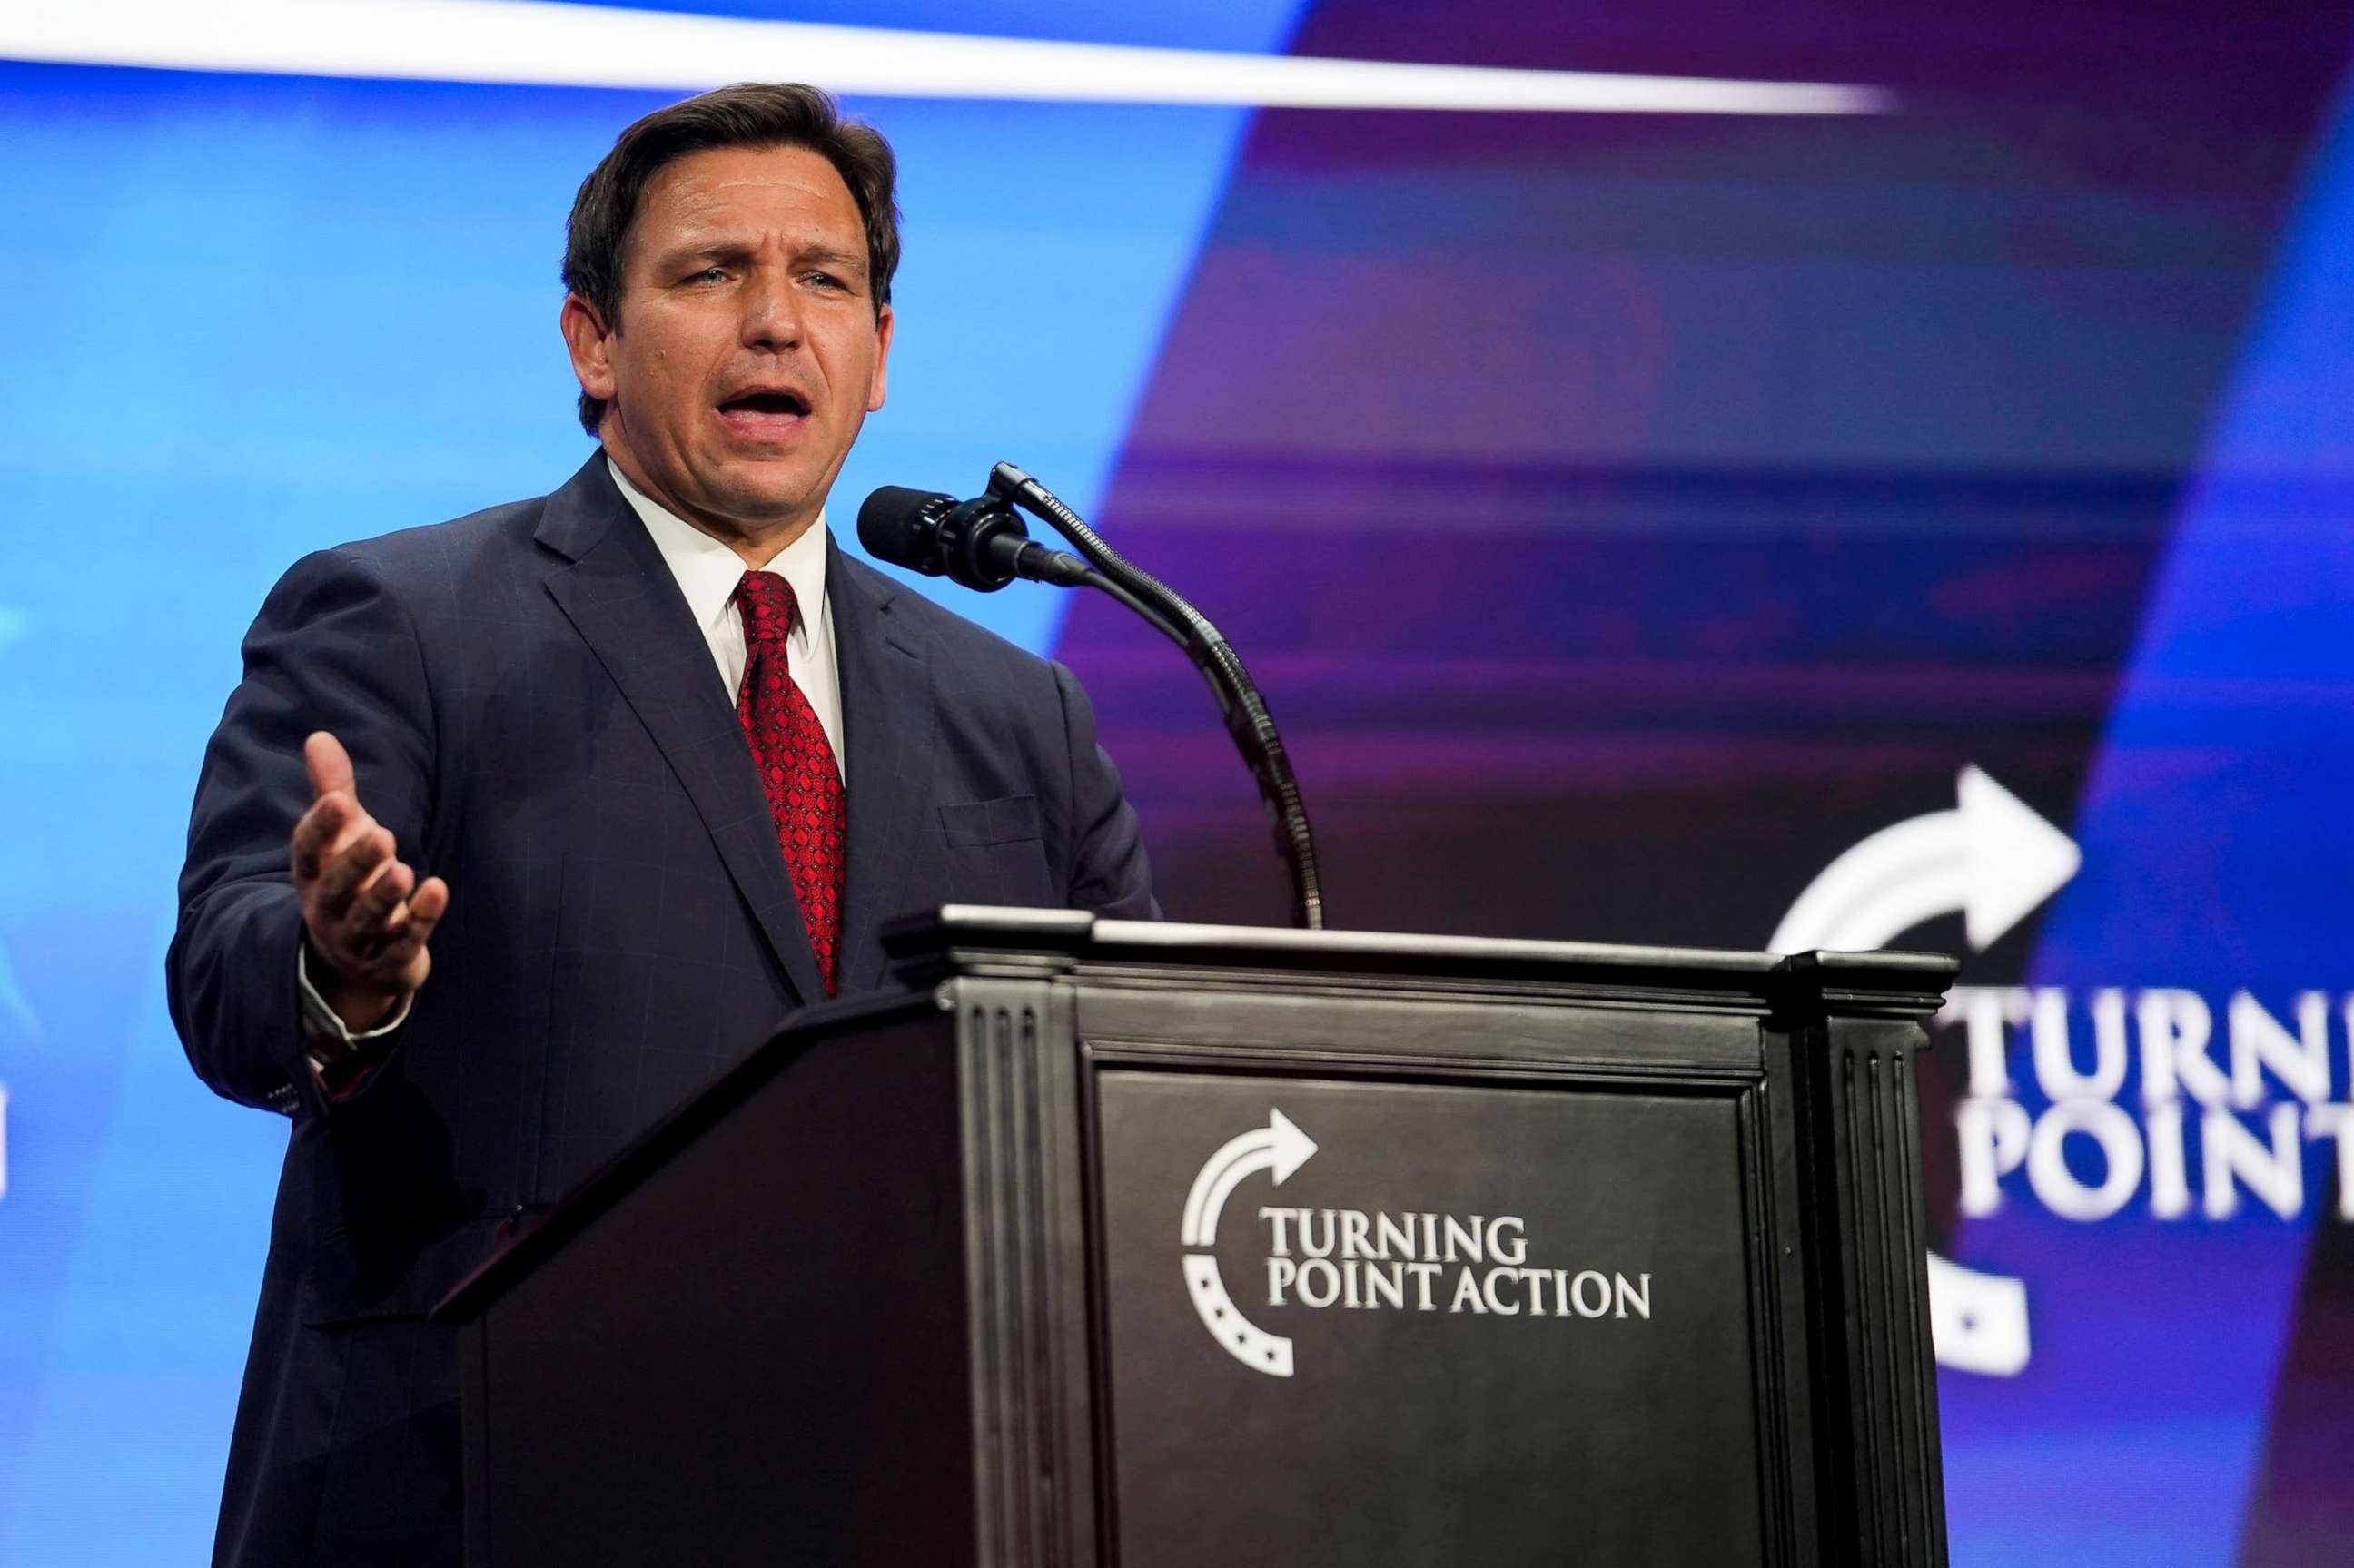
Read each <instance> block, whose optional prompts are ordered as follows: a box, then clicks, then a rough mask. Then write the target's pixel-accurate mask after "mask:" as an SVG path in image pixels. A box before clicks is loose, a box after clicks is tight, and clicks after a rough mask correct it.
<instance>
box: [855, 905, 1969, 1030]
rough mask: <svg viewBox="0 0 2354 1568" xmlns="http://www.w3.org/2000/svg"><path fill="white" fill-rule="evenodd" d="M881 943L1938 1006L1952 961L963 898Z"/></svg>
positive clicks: (989, 961)
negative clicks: (1233, 918)
mask: <svg viewBox="0 0 2354 1568" xmlns="http://www.w3.org/2000/svg"><path fill="white" fill-rule="evenodd" d="M883 944H884V947H885V949H886V950H887V951H888V952H889V953H890V955H891V959H892V961H893V965H894V968H895V970H896V973H897V974H898V976H899V977H900V978H901V979H903V980H906V981H907V982H908V983H911V984H921V983H925V982H927V981H928V980H936V979H938V978H941V977H943V976H945V975H948V974H951V973H958V972H971V971H973V970H975V969H1016V970H1022V971H1026V972H1038V971H1041V970H1045V971H1049V972H1051V971H1055V970H1085V969H1096V970H1126V969H1187V970H1195V971H1199V970H1202V969H1245V970H1258V971H1268V970H1274V971H1289V972H1294V973H1299V974H1325V975H1331V974H1342V975H1351V976H1361V977H1366V978H1373V977H1380V978H1385V979H1392V980H1408V981H1411V980H1416V979H1421V980H1437V981H1458V982H1459V981H1479V982H1487V983H1505V984H1511V983H1516V982H1517V983H1528V984H1537V985H1545V984H1556V985H1577V984H1595V983H1606V984H1616V985H1625V986H1637V987H1652V986H1656V987H1659V988H1662V989H1670V990H1679V991H1683V990H1690V991H1709V992H1716V993H1720V994H1722V993H1732V994H1746V995H1751V996H1755V997H1757V998H1759V999H1760V1000H1763V1001H1772V1000H1775V999H1776V998H1779V997H1783V996H1789V995H1814V996H1820V995H1825V994H1834V995H1841V996H1848V997H1858V998H1860V997H1862V996H1866V995H1874V996H1877V997H1878V998H1879V999H1880V1000H1881V1001H1883V1002H1884V1003H1887V1004H1890V1005H1893V1006H1897V1007H1900V1008H1910V1009H1914V1010H1918V1011H1922V1012H1934V1011H1935V1008H1936V1007H1937V1006H1938V1005H1939V1003H1940V1001H1942V999H1943V996H1944V992H1945V991H1946V987H1947V986H1949V985H1951V984H1952V983H1953V981H1954V977H1955V976H1956V974H1957V973H1958V972H1959V970H1960V964H1959V963H1958V961H1957V960H1956V959H1952V958H1950V957H1947V956H1946V955H1945V954H1942V953H1912V952H1897V951H1882V952H1868V953H1840V952H1809V953H1795V954H1788V955H1782V954H1775V953H1756V952H1740V951H1734V950H1730V949H1722V948H1659V947H1622V946H1614V945H1611V944H1606V943H1599V942H1550V941H1536V940H1531V939H1526V938H1503V937H1455V936H1428V935H1414V934H1410V933H1405V932H1395V931H1299V930H1292V929H1289V928H1288V927H1271V926H1201V925H1187V924H1183V923H1180V922H1176V921H1152V920H1108V919H1104V918H1102V917H1100V916H1095V915H1091V914H1089V913H1087V911H1085V910H1079V909H1015V908H999V907H992V906H981V905H960V904H951V905H946V906H941V907H940V908H938V909H933V910H927V911H925V912H923V913H921V914H915V915H907V916H900V917H899V918H898V919H896V920H894V921H892V922H890V923H889V924H888V925H886V926H885V927H884V931H883Z"/></svg>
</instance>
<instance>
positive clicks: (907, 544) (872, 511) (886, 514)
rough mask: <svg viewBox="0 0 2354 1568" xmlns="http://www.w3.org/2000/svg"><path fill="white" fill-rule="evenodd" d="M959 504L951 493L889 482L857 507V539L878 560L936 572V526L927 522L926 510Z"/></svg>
mask: <svg viewBox="0 0 2354 1568" xmlns="http://www.w3.org/2000/svg"><path fill="white" fill-rule="evenodd" d="M935 504H937V505H938V506H939V507H941V508H943V509H945V508H947V507H949V506H953V505H954V504H956V502H955V498H954V497H952V496H947V495H942V494H940V493H938V492H936V491H929V490H909V489H907V487H906V486H905V485H898V484H886V485H884V486H883V487H882V488H880V489H878V490H876V491H875V493H873V494H872V495H869V496H868V497H867V498H866V501H865V503H864V505H862V506H860V507H859V509H858V542H859V544H861V545H862V546H865V550H866V553H867V554H868V555H870V556H874V557H875V559H876V560H878V561H888V562H890V563H891V564H892V565H893V566H895V567H909V568H911V569H912V570H915V571H919V572H930V573H933V574H935V575H937V574H938V571H939V569H940V565H939V561H938V558H937V557H938V546H937V545H935V544H934V543H933V539H934V534H933V530H932V529H930V528H928V527H927V526H925V524H926V522H927V521H928V520H927V519H926V517H925V515H924V514H925V513H926V511H927V510H928V509H930V508H932V507H933V506H934V505H935Z"/></svg>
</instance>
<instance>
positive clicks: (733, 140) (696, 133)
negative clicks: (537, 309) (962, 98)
mask: <svg viewBox="0 0 2354 1568" xmlns="http://www.w3.org/2000/svg"><path fill="white" fill-rule="evenodd" d="M718 147H807V148H808V149H809V150H810V151H811V152H813V153H816V154H820V155H821V156H822V157H823V158H824V159H825V161H826V162H828V163H830V164H832V165H833V166H834V169H835V170H836V171H837V172H838V173H839V174H840V175H842V183H843V185H848V186H849V187H850V195H851V198H852V199H853V200H854V201H855V202H857V203H858V216H859V217H861V218H863V219H864V220H865V224H866V271H867V279H868V286H869V287H870V288H871V289H872V290H873V291H874V295H875V314H876V316H877V317H880V316H881V314H882V313H883V307H884V306H885V305H887V304H889V303H890V302H891V275H892V274H893V273H894V272H896V271H897V270H899V208H898V206H897V204H896V202H895V201H894V200H893V199H892V194H891V193H892V187H893V184H894V182H895V180H896V176H897V172H898V164H897V161H896V159H894V158H893V157H892V156H891V143H888V142H885V140H883V134H882V132H879V131H876V130H875V128H874V127H872V126H870V125H862V124H860V123H859V122H857V121H855V120H845V119H843V116H842V111H841V108H840V107H839V106H838V105H836V104H835V102H834V101H833V97H832V94H831V93H828V92H825V91H823V90H821V89H818V88H814V87H804V86H802V85H801V83H799V82H759V81H746V82H738V83H737V84H736V85H735V86H733V87H723V88H718V89H716V90H713V91H710V92H706V93H703V94H700V95H699V96H697V97H694V98H690V99H687V100H686V101H684V102H681V103H673V104H672V105H671V106H670V107H669V108H667V109H657V110H655V111H653V112H652V114H649V115H647V116H646V117H645V118H644V119H642V120H641V121H639V122H637V123H636V124H634V125H632V126H631V127H630V128H629V129H628V130H626V131H624V132H621V134H620V139H619V140H618V141H616V142H615V143H613V150H612V151H611V152H610V153H608V154H605V157H604V160H603V161H602V162H601V163H599V164H598V165H597V166H596V167H595V168H593V169H591V170H589V171H588V178H587V179H585V180H583V181H581V182H580V192H579V194H578V196H574V197H573V198H572V216H571V217H570V218H569V219H568V220H567V222H566V223H565V226H564V286H565V288H566V289H567V290H568V291H571V292H573V293H576V294H578V295H579V296H580V297H581V298H582V299H584V300H586V301H588V302H589V303H590V304H592V305H594V306H596V307H597V313H598V314H599V315H601V316H603V317H604V318H605V324H606V326H607V327H608V328H609V329H610V330H613V331H619V330H620V322H621V265H622V258H623V256H624V255H625V253H626V249H627V247H628V245H629V239H630V227H631V224H633V223H634V222H635V221H636V220H637V216H638V206H639V204H640V203H641V202H642V201H643V200H644V198H645V194H646V186H647V185H650V184H652V180H653V177H654V175H656V174H658V173H660V172H661V171H662V170H663V168H665V167H666V166H668V165H669V164H673V163H675V162H677V161H678V160H679V159H681V158H684V157H685V156H687V155H688V154H691V153H705V152H709V151H711V150H713V149H714V148H718ZM604 417H605V401H604V399H603V398H601V397H590V396H588V393H586V392H583V393H581V394H580V424H581V428H582V429H586V430H587V431H588V433H589V434H590V435H592V436H593V435H595V434H596V433H597V426H598V424H599V422H600V421H601V420H602V419H603V418H604Z"/></svg>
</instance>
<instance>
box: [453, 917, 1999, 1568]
mask: <svg viewBox="0 0 2354 1568" xmlns="http://www.w3.org/2000/svg"><path fill="white" fill-rule="evenodd" d="M892 945H893V950H894V953H895V957H896V959H897V960H898V963H899V966H900V967H899V969H898V974H899V978H900V979H901V980H902V981H903V982H904V989H903V990H901V991H897V992H896V993H892V994H886V995H883V996H880V997H876V998H871V999H864V1000H861V1001H854V1002H844V1003H839V1004H833V1005H830V1006H828V1007H825V1008H821V1009H812V1010H811V1011H810V1012H807V1013H805V1014H802V1015H801V1016H800V1017H799V1018H798V1019H797V1020H796V1021H795V1022H794V1023H793V1024H792V1026H791V1027H790V1028H789V1029H787V1030H786V1031H785V1032H784V1033H782V1034H780V1035H779V1037H778V1038H777V1039H775V1040H773V1041H770V1042H769V1043H768V1044H766V1045H764V1046H762V1047H760V1048H759V1049H758V1050H757V1051H755V1052H753V1053H752V1054H750V1055H749V1056H748V1057H747V1058H746V1059H745V1060H744V1061H743V1062H741V1063H739V1064H738V1065H737V1066H736V1067H734V1068H733V1069H731V1070H730V1071H729V1072H727V1073H726V1074H725V1075H722V1076H721V1078H720V1079H719V1080H718V1081H717V1082H716V1083H715V1084H713V1085H712V1086H710V1088H709V1089H708V1090H706V1091H705V1093H704V1094H702V1095H701V1096H700V1097H696V1098H695V1100H694V1101H692V1102H691V1103H690V1104H689V1105H687V1106H686V1107H684V1108H683V1109H682V1110H680V1111H679V1112H678V1113H676V1114H675V1115H674V1116H673V1117H672V1118H670V1119H669V1120H667V1121H666V1122H664V1123H663V1125H662V1126H660V1127H658V1128H655V1129H654V1130H653V1131H652V1132H651V1133H650V1134H648V1135H647V1137H646V1138H645V1139H642V1140H641V1141H640V1142H639V1143H638V1144H636V1145H635V1146H633V1147H632V1148H631V1150H628V1151H627V1152H626V1153H625V1154H624V1155H622V1156H621V1157H620V1159H619V1160H616V1161H615V1162H614V1163H613V1164H612V1165H611V1166H609V1167H608V1168H607V1169H606V1170H604V1171H600V1172H599V1174H598V1175H597V1176H596V1177H594V1178H592V1179H591V1180H590V1181H588V1183H587V1184H586V1185H585V1186H584V1187H583V1188H582V1189H581V1190H580V1191H579V1192H576V1193H575V1194H573V1195H572V1197H571V1198H569V1199H568V1200H567V1202H564V1203H563V1204H561V1205H559V1206H558V1207H557V1209H556V1210H555V1211H554V1212H553V1213H551V1214H549V1215H548V1216H547V1217H546V1219H545V1220H543V1221H542V1222H541V1223H540V1224H539V1225H538V1226H537V1227H536V1228H535V1229H533V1230H531V1231H529V1232H527V1233H526V1234H523V1235H522V1236H520V1237H518V1238H516V1239H515V1240H514V1242H513V1243H511V1244H510V1245H508V1246H507V1247H506V1248H505V1249H504V1251H503V1252H502V1253H500V1254H499V1255H497V1256H495V1257H493V1259H492V1260H491V1261H490V1262H488V1263H487V1264H486V1265H484V1266H483V1267H482V1269H481V1270H479V1271H478V1272H477V1273H476V1274H475V1275H474V1276H473V1277H472V1278H470V1279H469V1280H468V1281H467V1282H466V1283H465V1284H464V1285H462V1286H461V1287H459V1288H458V1290H456V1291H455V1292H453V1293H452V1295H451V1298H450V1299H449V1300H448V1301H446V1302H444V1303H443V1305H442V1307H441V1308H440V1311H439V1313H438V1314H437V1317H438V1318H439V1319H440V1320H441V1321H443V1322H446V1323H450V1324H452V1325H455V1326H456V1327H457V1330H458V1332H459V1333H460V1335H461V1342H462V1345H463V1348H464V1360H465V1397H466V1439H467V1491H468V1497H467V1508H468V1531H469V1554H470V1555H469V1561H470V1563H473V1564H475V1565H476V1568H490V1565H493V1564H497V1565H502V1568H504V1565H508V1564H517V1563H545V1562H563V1563H567V1564H583V1565H586V1564H599V1563H643V1562H648V1561H694V1562H696V1563H709V1564H726V1563H773V1562H777V1561H791V1562H797V1563H912V1562H922V1563H927V1564H959V1563H970V1564H974V1565H976V1568H1001V1565H1002V1568H1013V1565H1023V1568H1027V1565H1030V1564H1039V1565H1054V1568H1066V1565H1068V1568H1079V1565H1096V1564H1102V1565H1105V1568H1109V1565H1112V1564H1121V1565H1125V1568H1173V1565H1175V1564H1181V1563H1182V1564H1193V1563H1208V1562H1214V1563H1222V1564H1229V1565H1246V1564H1255V1563H1269V1564H1277V1563H1283V1564H1289V1563H1302V1562H1320V1563H1351V1564H1392V1563H1394V1564H1406V1563H1452V1562H1480V1563H1502V1564H1519V1563H1570V1562H1602V1563H1658V1564H1694V1565H1699V1564H1707V1565H1709V1568H1720V1565H1723V1564H1745V1563H1758V1564H1776V1565H1783V1568H1815V1565H1817V1564H1871V1565H1872V1568H1882V1565H1888V1564H1931V1565H1935V1564H1942V1563H1944V1561H1945V1539H1944V1535H1945V1532H1944V1518H1943V1498H1942V1489H1941V1486H1940V1482H1939V1477H1938V1471H1937V1450H1936V1413H1935V1384H1934V1382H1933V1379H1932V1374H1931V1363H1930V1357H1929V1340H1928V1326H1927V1304H1926V1288H1925V1273H1924V1261H1923V1257H1924V1246H1923V1237H1922V1235H1921V1221H1920V1186H1919V1171H1918V1153H1917V1150H1918V1141H1917V1136H1916V1131H1915V1128H1914V1098H1913V1085H1912V1078H1911V1071H1912V1055H1913V1053H1914V1051H1915V1050H1917V1049H1919V1048H1920V1046H1921V1044H1922V1043H1923V1039H1924V1036H1923V1033H1922V1028H1921V1022H1922V1020H1923V1019H1924V1018H1925V1017H1926V1016H1927V1015H1928V1014H1929V1013H1930V1012H1933V1011H1934V1010H1935V1007H1936V1006H1937V1004H1938V1001H1939V993H1940V992H1941V991H1942V990H1943V988H1944V986H1945V985H1946V983H1947V982H1948V981H1949V980H1951V978H1952V973H1953V965H1952V963H1951V962H1950V960H1947V959H1937V958H1928V957H1923V956H1919V955H1903V954H1872V955H1831V954H1816V955H1806V956H1803V957H1800V958H1797V959H1776V958H1772V957H1768V956H1765V955H1760V954H1730V953H1702V952H1691V951H1677V950H1668V949H1656V948H1651V949H1633V948H1599V947H1586V946H1579V945H1574V944H1556V943H1533V942H1488V941H1475V940H1468V939H1460V938H1408V937H1390V936H1376V935H1369V934H1334V933H1314V934H1309V933H1297V932H1281V931H1257V930H1245V929H1239V928H1231V927H1181V926H1142V925H1130V924H1124V923H1119V922H1104V921H1097V920H1095V919H1093V918H1092V917H1090V916H1086V915H1082V914H1072V913H1068V912H1063V911H1014V910H978V909H949V910H943V911H940V912H938V914H936V915H933V916H926V917H923V918H921V919H917V920H912V921H910V922H907V923H906V924H904V925H903V926H901V927H898V928H897V929H896V931H895V932H894V934H893V937H892Z"/></svg>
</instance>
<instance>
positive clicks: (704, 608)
mask: <svg viewBox="0 0 2354 1568" xmlns="http://www.w3.org/2000/svg"><path fill="white" fill-rule="evenodd" d="M605 466H606V468H607V469H608V470H610V471H611V473H612V475H613V482H614V483H615V484H616V485H618V486H620V491H621V498H622V499H623V500H624V501H627V502H628V503H630V510H631V511H632V512H635V513H636V514H638V518H639V520H640V521H641V522H642V523H644V524H645V525H646V532H647V533H649V534H651V535H653V541H654V548H655V549H657V550H659V551H661V552H662V558H663V565H665V566H667V567H670V571H671V576H673V577H676V578H677V579H678V587H679V591H680V592H681V593H683V594H684V595H685V596H686V607H687V609H689V610H690V611H692V612H693V613H694V616H695V625H697V626H699V627H702V628H705V630H708V629H710V628H712V627H714V626H716V625H717V624H719V623H720V621H721V620H724V619H725V618H726V617H728V616H731V615H733V614H734V613H735V608H734V605H733V603H732V600H733V599H735V597H736V585H737V582H738V581H739V580H741V579H742V577H743V576H744V572H745V566H744V557H743V556H739V555H737V553H736V552H735V551H734V550H732V549H730V548H729V547H728V546H726V545H724V544H722V543H721V542H720V541H719V540H717V539H715V538H713V537H712V536H711V535H708V534H706V533H705V532H704V531H703V530H702V529H700V528H697V527H696V526H695V524H692V523H689V522H687V521H686V520H685V519H684V518H683V517H680V516H678V515H677V514H674V513H673V512H672V511H671V510H670V509H669V508H668V507H665V506H664V505H663V503H661V502H659V501H656V500H654V499H653V497H652V496H650V495H648V494H647V493H645V492H644V491H642V490H640V489H639V488H638V487H637V486H636V485H634V484H631V482H630V476H629V475H628V474H626V473H623V472H622V471H621V465H620V464H619V463H617V462H615V461H613V460H612V459H611V458H610V457H608V458H607V459H606V460H605ZM760 569H761V570H762V571H769V572H775V573H776V574H777V575H778V576H779V577H783V578H784V579H785V581H787V582H789V583H790V584H791V585H792V588H793V599H794V601H795V602H796V603H798V604H799V605H800V606H801V614H800V615H798V616H796V617H795V618H794V620H793V638H794V640H795V641H800V640H801V639H802V638H804V637H807V636H808V635H809V634H810V629H811V628H812V627H816V626H822V625H823V624H824V622H825V615H826V602H825V514H824V513H823V512H820V513H819V514H818V517H817V524H816V526H814V527H811V528H804V529H802V530H801V536H800V537H799V538H797V539H795V540H794V541H793V542H792V543H791V544H790V545H787V546H785V547H784V548H783V549H781V550H779V551H778V552H777V553H776V554H775V555H774V556H770V557H769V563H768V565H767V566H765V567H761V568H760Z"/></svg>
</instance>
